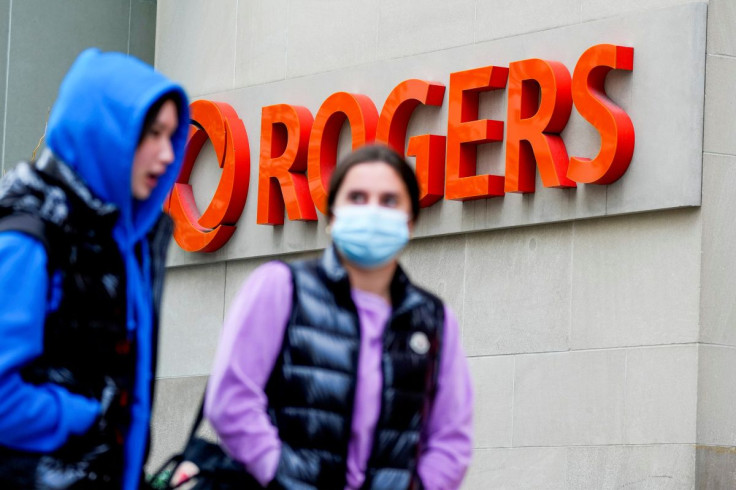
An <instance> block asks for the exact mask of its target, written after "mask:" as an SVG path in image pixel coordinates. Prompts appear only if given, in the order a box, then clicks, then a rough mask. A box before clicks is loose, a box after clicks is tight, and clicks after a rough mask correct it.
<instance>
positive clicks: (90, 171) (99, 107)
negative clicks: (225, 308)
mask: <svg viewBox="0 0 736 490" xmlns="http://www.w3.org/2000/svg"><path fill="white" fill-rule="evenodd" d="M167 94H171V95H172V96H173V99H174V101H175V102H176V103H177V105H178V112H179V126H178V128H177V130H176V132H175V133H174V134H173V135H172V146H173V150H174V155H175V156H174V161H173V163H171V164H170V165H169V166H168V167H167V169H166V172H165V173H164V175H162V176H161V177H159V179H158V185H157V186H156V187H155V189H153V192H152V193H151V195H150V196H149V197H148V199H146V200H144V201H137V200H136V199H134V197H133V194H132V189H131V174H132V170H133V160H134V156H135V152H136V148H137V147H138V142H139V140H140V136H141V130H142V129H143V123H144V121H145V118H146V114H147V113H148V110H149V109H150V107H151V106H152V105H153V104H154V103H155V102H156V101H158V100H159V99H160V98H161V97H162V96H164V95H167ZM188 129H189V106H188V102H187V97H186V94H185V93H184V90H183V89H182V88H181V87H180V86H179V85H177V84H176V83H174V82H172V81H170V80H168V79H167V78H166V77H164V76H163V75H162V74H160V73H158V72H156V71H155V70H154V69H153V68H152V67H150V66H148V65H146V64H145V63H143V62H141V61H138V60H137V59H135V58H133V57H130V56H127V55H124V54H122V53H102V52H100V51H99V50H97V49H88V50H86V51H84V52H83V53H82V54H81V55H79V57H78V58H77V60H76V61H75V62H74V64H73V65H72V67H71V69H70V70H69V72H68V73H67V75H66V77H65V78H64V81H63V82H62V84H61V87H60V88H59V97H58V98H57V100H56V103H55V104H54V107H53V110H52V111H51V117H50V118H49V125H48V129H47V137H46V142H47V145H48V147H49V148H50V149H51V151H52V152H53V153H55V154H56V156H57V157H59V158H60V159H61V160H62V161H64V163H66V164H67V165H68V166H69V167H71V168H72V169H73V170H74V171H76V172H77V174H79V176H80V177H81V178H82V179H83V180H84V181H85V183H86V184H87V186H88V187H89V189H90V190H91V191H92V193H94V194H95V195H96V197H98V198H99V199H101V200H102V201H105V202H108V203H111V204H113V205H115V206H116V207H117V208H118V209H119V210H120V218H119V219H118V221H117V223H116V225H115V229H114V230H113V236H114V238H115V241H116V243H117V244H118V247H119V248H120V252H121V254H122V256H123V260H124V262H125V274H126V281H127V282H126V292H127V296H126V302H127V309H128V313H127V317H126V319H127V328H128V331H129V332H130V333H131V335H134V336H135V338H136V341H137V347H136V361H135V364H136V370H135V388H134V393H133V403H132V406H131V421H130V427H129V430H128V433H127V435H126V438H125V468H124V476H123V488H124V489H126V490H129V489H135V488H137V487H138V483H139V480H140V474H141V468H142V467H143V461H144V453H145V448H146V445H147V444H146V441H147V436H148V423H149V420H150V415H151V399H150V387H151V379H152V377H153V361H152V359H153V355H154V352H153V343H152V340H151V339H152V338H153V336H154V335H155V331H154V319H153V315H154V310H153V305H152V298H153V295H152V290H151V284H152V278H151V274H152V272H151V269H152V268H151V257H150V249H149V247H148V242H147V240H145V236H146V234H147V233H148V231H149V230H150V229H151V228H152V227H153V225H154V224H155V223H156V220H157V219H158V218H159V216H160V214H161V207H162V204H163V202H164V199H165V198H166V195H167V194H168V193H169V190H170V189H171V187H172V186H173V185H174V181H175V180H176V177H177V175H178V174H179V170H180V169H181V165H182V160H183V156H184V145H185V143H186V137H187V132H188ZM137 244H140V249H139V250H140V252H141V253H140V254H136V245H137Z"/></svg>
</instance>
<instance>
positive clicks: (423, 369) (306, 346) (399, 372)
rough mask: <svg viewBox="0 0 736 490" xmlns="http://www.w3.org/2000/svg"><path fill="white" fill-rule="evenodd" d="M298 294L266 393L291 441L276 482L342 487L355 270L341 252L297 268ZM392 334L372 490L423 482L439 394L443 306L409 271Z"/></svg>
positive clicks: (354, 359)
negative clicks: (421, 460)
mask: <svg viewBox="0 0 736 490" xmlns="http://www.w3.org/2000/svg"><path fill="white" fill-rule="evenodd" d="M290 268H291V273H292V277H293V282H294V299H293V307H292V312H291V317H290V320H289V325H288V327H287V329H286V334H285V338H284V342H283V347H282V351H281V354H280V356H279V358H278V361H277V364H276V366H275V368H274V370H273V373H272V374H271V378H270V380H269V382H268V385H267V388H266V392H267V395H268V400H269V414H270V416H271V419H272V421H273V423H274V425H275V426H276V427H277V428H278V430H279V437H280V438H281V441H282V442H283V445H282V452H281V460H280V461H279V466H278V469H277V472H276V477H275V479H274V482H273V483H272V485H271V486H272V487H275V488H319V489H342V488H344V486H345V475H346V460H347V452H348V442H349V440H350V433H351V423H352V414H353V401H354V397H355V384H356V379H357V369H358V355H359V347H360V327H359V320H358V314H357V310H356V308H355V305H354V303H353V301H352V298H351V296H350V284H349V281H348V276H347V272H346V271H345V269H344V268H343V267H342V265H341V264H340V261H339V259H338V257H337V254H336V252H335V251H334V249H332V248H328V249H327V250H326V251H325V254H324V255H323V257H322V259H321V260H319V261H316V260H315V261H305V262H296V263H293V264H291V265H290ZM391 298H392V305H393V311H392V314H391V317H390V319H389V321H388V324H387V325H386V328H385V331H384V335H383V355H382V359H381V366H382V374H383V389H382V396H381V411H380V416H379V419H378V423H377V426H376V429H375V438H374V443H373V449H372V453H371V456H370V459H369V461H368V468H367V471H366V480H365V484H364V485H363V488H370V489H404V488H419V487H421V482H420V481H419V479H418V477H417V474H416V466H417V458H418V455H419V450H420V444H421V431H422V428H423V426H424V423H425V420H426V418H427V414H428V411H429V408H430V406H431V401H432V399H433V396H434V391H435V386H436V379H437V370H438V365H439V355H440V340H441V338H442V329H443V325H444V308H443V305H442V302H441V301H440V300H439V299H437V298H436V297H435V296H433V295H431V294H430V293H428V292H426V291H423V290H421V289H419V288H418V287H416V286H414V285H413V284H412V283H411V282H409V279H408V278H407V276H406V275H405V274H404V273H403V271H402V270H401V269H400V268H399V269H397V271H396V274H395V276H394V278H393V281H392V283H391Z"/></svg>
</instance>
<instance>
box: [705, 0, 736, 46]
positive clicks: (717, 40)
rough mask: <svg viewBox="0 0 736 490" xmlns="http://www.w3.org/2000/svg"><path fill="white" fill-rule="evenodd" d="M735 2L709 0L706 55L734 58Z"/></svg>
mask: <svg viewBox="0 0 736 490" xmlns="http://www.w3.org/2000/svg"><path fill="white" fill-rule="evenodd" d="M734 26H736V2H733V0H709V2H708V54H724V55H728V56H736V29H734Z"/></svg>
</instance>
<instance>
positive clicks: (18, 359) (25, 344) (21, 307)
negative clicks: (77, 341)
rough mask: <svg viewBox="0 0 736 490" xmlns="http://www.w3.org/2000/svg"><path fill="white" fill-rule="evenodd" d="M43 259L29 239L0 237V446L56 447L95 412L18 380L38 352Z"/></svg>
mask: <svg viewBox="0 0 736 490" xmlns="http://www.w3.org/2000/svg"><path fill="white" fill-rule="evenodd" d="M46 261H47V257H46V251H45V249H44V248H43V245H41V243H39V242H38V241H37V240H35V239H34V238H31V237H30V236H28V235H24V234H22V233H18V232H3V233H0V339H1V341H0V445H2V446H5V447H10V448H14V449H20V450H25V451H40V452H49V451H53V450H55V449H58V448H59V447H61V446H62V445H63V444H64V443H65V442H66V440H67V438H68V437H69V436H70V435H72V434H75V435H78V434H83V433H84V432H86V431H87V430H88V429H89V427H90V426H91V425H92V423H93V422H94V420H95V418H96V417H97V414H98V413H99V411H100V405H99V403H98V402H97V401H96V400H91V399H88V398H85V397H83V396H79V395H76V394H72V393H70V392H68V391H67V390H65V389H63V388H61V387H60V386H56V385H52V384H44V385H40V386H36V385H32V384H28V383H26V382H24V381H23V379H22V378H21V376H20V373H19V370H20V369H21V368H22V367H23V366H24V365H25V364H27V363H28V362H30V361H31V360H33V359H34V358H35V357H37V356H38V355H40V354H41V352H42V350H43V326H44V319H45V316H46V298H47V288H48V274H47V272H46Z"/></svg>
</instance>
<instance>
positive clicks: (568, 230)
mask: <svg viewBox="0 0 736 490" xmlns="http://www.w3.org/2000/svg"><path fill="white" fill-rule="evenodd" d="M571 254H572V225H571V224H567V223H565V224H556V225H548V226H535V227H528V228H519V229H513V230H499V231H494V232H486V233H478V234H473V235H468V237H467V257H466V261H465V311H464V314H463V321H464V330H463V331H464V335H463V344H464V347H465V349H466V352H467V353H468V355H470V356H477V355H493V354H508V353H519V352H547V351H561V350H567V349H568V345H569V339H568V336H569V330H570V274H571V257H572V255H571Z"/></svg>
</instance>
